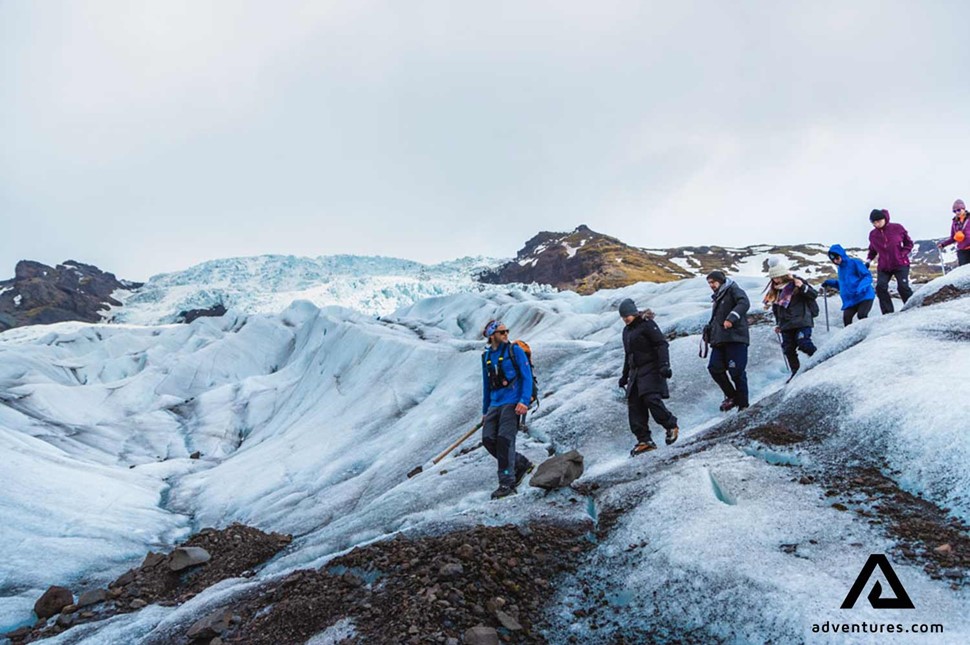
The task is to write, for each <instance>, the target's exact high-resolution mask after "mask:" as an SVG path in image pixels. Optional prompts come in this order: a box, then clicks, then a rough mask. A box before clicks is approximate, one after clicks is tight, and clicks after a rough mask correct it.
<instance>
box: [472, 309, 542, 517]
mask: <svg viewBox="0 0 970 645" xmlns="http://www.w3.org/2000/svg"><path fill="white" fill-rule="evenodd" d="M482 335H483V336H484V337H485V338H487V339H488V345H487V346H486V347H485V351H484V352H483V353H482V445H483V446H485V449H486V450H487V451H488V452H489V454H490V455H492V456H493V457H495V459H496V461H498V488H497V489H495V492H493V493H492V499H499V498H501V497H507V496H508V495H512V494H514V493H515V492H516V487H517V486H518V485H519V484H520V483H521V482H522V479H523V478H524V477H525V476H526V475H527V474H528V473H529V472H531V471H532V462H531V461H529V460H528V459H527V458H526V457H525V456H523V455H522V454H520V453H518V452H516V450H515V438H516V434H517V433H518V431H519V417H521V416H523V415H525V414H526V413H527V412H528V411H529V405H530V404H531V403H532V368H531V367H530V366H529V359H528V357H527V356H526V355H525V352H524V351H523V350H522V348H521V347H519V345H518V344H516V343H510V342H509V329H508V327H506V326H505V324H504V323H502V322H501V321H499V320H491V321H489V322H488V324H487V325H486V326H485V331H484V332H482Z"/></svg>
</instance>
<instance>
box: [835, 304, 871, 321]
mask: <svg viewBox="0 0 970 645" xmlns="http://www.w3.org/2000/svg"><path fill="white" fill-rule="evenodd" d="M870 311H872V300H863V301H862V302H859V303H856V304H854V305H852V306H851V307H846V308H845V309H843V310H842V325H843V326H845V327H848V326H849V325H851V324H852V317H853V316H855V315H858V316H859V320H865V319H866V317H868V316H869V312H870Z"/></svg>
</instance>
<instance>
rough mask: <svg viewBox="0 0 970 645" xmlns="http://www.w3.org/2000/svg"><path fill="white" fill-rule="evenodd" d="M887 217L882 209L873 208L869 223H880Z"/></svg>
mask: <svg viewBox="0 0 970 645" xmlns="http://www.w3.org/2000/svg"><path fill="white" fill-rule="evenodd" d="M886 215H887V213H886V211H884V210H882V209H880V208H873V209H872V212H871V213H869V221H870V222H878V221H879V220H881V219H886Z"/></svg>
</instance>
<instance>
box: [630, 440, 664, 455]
mask: <svg viewBox="0 0 970 645" xmlns="http://www.w3.org/2000/svg"><path fill="white" fill-rule="evenodd" d="M656 449H657V444H655V443H654V442H653V441H652V440H651V439H648V440H646V441H641V442H640V443H638V444H637V445H635V446H633V450H631V451H630V456H631V457H636V456H637V455H642V454H643V453H645V452H650V451H651V450H656Z"/></svg>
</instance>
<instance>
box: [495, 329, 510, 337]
mask: <svg viewBox="0 0 970 645" xmlns="http://www.w3.org/2000/svg"><path fill="white" fill-rule="evenodd" d="M495 333H496V334H505V335H506V336H508V335H509V330H508V329H496V330H495Z"/></svg>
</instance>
